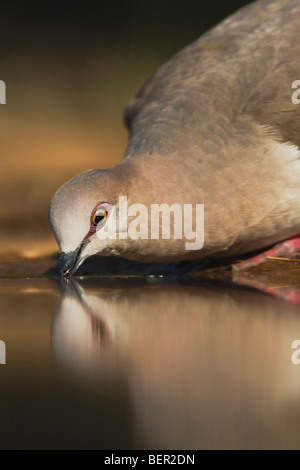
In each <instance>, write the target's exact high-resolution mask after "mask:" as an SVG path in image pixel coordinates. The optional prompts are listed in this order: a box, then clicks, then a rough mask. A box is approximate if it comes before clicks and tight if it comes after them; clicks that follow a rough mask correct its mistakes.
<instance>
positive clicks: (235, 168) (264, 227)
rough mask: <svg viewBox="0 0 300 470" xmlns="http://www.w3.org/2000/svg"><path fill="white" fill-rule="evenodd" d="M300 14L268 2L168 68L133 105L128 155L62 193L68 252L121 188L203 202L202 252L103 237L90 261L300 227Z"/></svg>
mask: <svg viewBox="0 0 300 470" xmlns="http://www.w3.org/2000/svg"><path fill="white" fill-rule="evenodd" d="M299 21H300V1H298V0H297V1H294V0H276V1H274V0H260V1H258V2H255V3H253V4H251V5H249V6H247V7H245V8H243V9H241V10H240V11H238V12H237V13H236V14H234V15H233V16H231V17H229V18H228V19H226V20H225V21H223V22H222V23H221V24H219V25H218V26H216V27H215V28H213V29H212V30H211V31H209V32H207V33H206V34H204V35H203V36H202V37H201V38H200V39H198V40H197V41H195V42H194V43H193V44H191V45H190V46H188V47H186V48H185V49H183V50H182V51H181V52H179V53H178V54H177V55H176V56H174V57H173V58H172V59H171V60H170V61H168V62H167V63H166V64H164V65H163V66H162V67H160V69H159V70H158V71H157V72H156V73H155V74H154V75H153V76H152V77H151V78H150V79H149V80H148V81H147V82H146V84H145V85H144V86H143V88H142V89H141V91H140V92H139V93H138V94H137V96H136V97H135V98H134V99H133V101H132V102H131V103H130V104H129V106H128V107H127V109H126V111H125V122H126V125H127V126H128V128H129V132H130V141H129V145H128V148H127V151H126V154H125V159H124V161H123V162H122V163H121V164H120V165H117V166H116V167H114V168H113V169H111V170H109V171H108V172H105V174H104V173H103V170H102V171H99V172H97V171H96V172H93V173H83V174H81V175H78V176H77V177H76V178H75V180H71V182H68V183H66V185H64V186H63V187H62V188H60V190H59V191H58V192H57V193H56V195H55V196H54V199H53V201H52V204H51V210H50V219H51V223H52V227H53V230H54V232H55V234H56V237H57V240H58V242H59V244H60V248H61V251H64V252H71V251H74V250H75V249H76V248H77V246H78V244H79V243H80V241H81V239H82V237H83V235H84V234H85V232H86V231H87V230H88V225H89V218H90V213H91V210H92V209H93V207H94V206H95V204H96V203H97V202H98V201H101V200H102V201H103V200H106V201H112V203H113V204H116V201H117V197H118V196H119V195H122V194H123V195H124V194H125V195H127V196H128V200H129V202H130V203H134V202H139V203H142V204H145V205H146V206H147V207H149V206H150V204H151V203H158V204H161V203H167V204H173V203H181V204H188V203H191V204H197V203H198V204H199V203H203V204H204V205H205V243H204V247H203V249H202V250H201V251H199V252H188V251H186V250H185V249H184V240H174V239H171V240H151V239H149V240H123V241H122V240H114V241H112V242H111V243H110V244H109V245H108V244H106V245H105V246H104V245H103V244H102V245H101V244H100V243H99V240H98V241H97V240H95V243H94V242H91V243H89V245H88V246H87V247H86V251H85V255H86V256H85V257H87V256H89V255H90V254H93V253H95V252H100V253H102V254H111V253H112V254H116V255H122V256H125V257H128V258H130V259H134V260H138V261H176V260H182V259H191V258H196V257H198V258H199V257H204V256H208V255H209V256H212V255H213V256H229V255H236V254H241V253H246V252H249V251H251V250H254V249H261V248H264V247H267V246H269V245H271V244H273V243H276V242H278V241H280V240H283V239H285V238H288V237H291V236H294V235H296V234H298V233H300V160H299V157H300V153H299V148H298V146H299V144H300V105H299V106H297V105H295V104H293V103H292V101H291V95H292V92H293V91H294V90H292V88H291V85H292V82H293V81H294V80H297V79H300V63H299V60H298V59H299V56H300V41H298V28H299ZM75 187H76V191H75V189H74V188H75ZM71 201H72V206H73V207H74V213H75V209H76V213H77V214H78V213H79V212H80V214H81V215H80V223H79V221H78V219H77V221H76V224H75V225H76V228H72V221H71V219H70V217H66V207H67V206H68V211H70V202H71ZM75 225H74V227H75ZM79 226H80V227H81V228H80V227H79ZM72 230H73V232H76V233H77V235H76V234H75V233H74V236H73V237H72V236H70V234H69V235H68V233H67V232H68V231H72ZM65 240H68V242H65Z"/></svg>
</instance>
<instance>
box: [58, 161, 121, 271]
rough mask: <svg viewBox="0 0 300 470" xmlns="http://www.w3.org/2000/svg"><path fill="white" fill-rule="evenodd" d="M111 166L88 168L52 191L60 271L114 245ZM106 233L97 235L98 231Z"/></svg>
mask: <svg viewBox="0 0 300 470" xmlns="http://www.w3.org/2000/svg"><path fill="white" fill-rule="evenodd" d="M115 176H116V175H115V173H114V171H112V170H90V171H87V172H85V173H81V174H79V175H77V176H76V177H75V178H73V179H71V180H70V181H68V182H67V183H65V184H64V185H63V186H62V187H61V188H60V189H59V190H58V191H57V192H56V193H55V195H54V197H53V199H52V201H51V206H50V223H51V227H52V230H53V232H54V235H55V238H56V240H57V242H58V245H59V248H60V251H61V258H60V262H59V270H60V272H61V274H67V273H70V274H72V272H75V271H76V269H77V268H78V267H79V266H80V265H81V263H82V262H83V261H84V260H85V259H86V258H88V257H89V256H91V255H93V254H96V253H99V252H103V253H104V254H105V250H107V251H108V252H109V250H110V249H111V248H112V247H114V248H115V249H116V247H115V246H114V245H115V243H114V241H115V239H116V237H115V233H114V231H115V230H116V228H115V227H116V223H115V222H116V207H117V200H118V191H119V190H120V188H119V187H118V183H117V181H116V177H115ZM104 227H105V230H106V231H107V232H108V236H107V237H106V239H105V240H103V239H99V237H98V236H97V234H98V231H99V230H102V229H103V228H104Z"/></svg>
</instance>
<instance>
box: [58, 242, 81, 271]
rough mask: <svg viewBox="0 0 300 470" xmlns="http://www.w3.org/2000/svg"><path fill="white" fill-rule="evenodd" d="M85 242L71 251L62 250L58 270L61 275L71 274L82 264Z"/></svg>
mask: <svg viewBox="0 0 300 470" xmlns="http://www.w3.org/2000/svg"><path fill="white" fill-rule="evenodd" d="M84 246H85V243H81V244H80V245H79V247H78V248H76V250H74V251H70V252H69V253H64V252H61V254H60V257H59V260H58V271H59V274H60V275H61V276H71V275H72V274H74V273H75V272H76V270H77V268H78V267H79V265H80V264H81V261H82V260H81V256H80V255H81V252H82V250H83V248H84Z"/></svg>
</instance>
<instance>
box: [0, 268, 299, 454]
mask: <svg viewBox="0 0 300 470" xmlns="http://www.w3.org/2000/svg"><path fill="white" fill-rule="evenodd" d="M47 263H48V264H47ZM51 265H53V260H49V261H48V262H45V261H40V263H38V264H32V263H31V265H30V266H31V277H28V278H26V277H25V276H24V275H23V271H24V272H26V271H27V272H29V271H30V270H29V268H28V265H27V264H26V263H25V264H24V265H23V266H20V263H17V264H14V266H18V270H17V274H16V273H15V276H14V277H13V271H14V269H13V265H12V266H11V268H10V270H9V269H8V267H7V266H6V267H4V268H3V269H2V271H3V272H2V277H1V279H0V297H1V311H0V339H1V340H3V341H5V343H6V356H7V357H6V359H7V364H6V365H1V366H0V416H1V432H0V447H1V448H2V449H8V448H25V449H30V448H33V449H38V448H47V449H49V448H50V449H51V448H55V449H57V448H68V449H72V448H75V449H78V448H84V449H85V448H93V449H95V448H96V449H139V448H146V449H166V448H171V449H194V448H196V449H198V448H299V442H300V399H299V397H300V365H299V366H297V365H294V364H293V363H292V361H291V355H292V353H293V350H292V348H291V344H292V342H293V341H294V340H295V339H299V338H300V315H299V305H298V304H297V303H290V302H283V301H282V300H278V299H276V298H275V297H274V296H271V295H267V294H265V293H262V292H259V291H258V290H254V289H251V288H248V287H238V286H236V285H232V283H230V282H228V281H220V280H219V281H216V280H211V279H205V278H199V277H183V278H181V279H177V280H175V279H174V278H168V277H165V278H161V277H158V276H153V277H149V276H139V277H135V276H129V277H127V278H123V277H120V276H119V277H117V276H114V277H85V278H83V277H82V278H80V279H78V280H67V281H61V282H58V281H57V279H56V278H55V277H54V276H50V275H43V276H38V275H37V272H38V271H39V270H40V271H41V272H44V270H45V268H48V267H49V266H51ZM4 272H6V275H5V276H3V274H4ZM8 272H10V276H8V274H7V273H8ZM33 273H34V274H33ZM17 276H18V277H17ZM264 276H265V274H264ZM285 277H286V276H285ZM252 278H253V276H252ZM273 282H274V280H273Z"/></svg>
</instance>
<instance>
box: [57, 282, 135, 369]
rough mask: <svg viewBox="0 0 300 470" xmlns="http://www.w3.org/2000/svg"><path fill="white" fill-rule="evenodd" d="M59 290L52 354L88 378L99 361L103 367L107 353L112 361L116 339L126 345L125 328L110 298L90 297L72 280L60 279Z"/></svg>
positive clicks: (97, 366) (104, 296) (105, 296)
mask: <svg viewBox="0 0 300 470" xmlns="http://www.w3.org/2000/svg"><path fill="white" fill-rule="evenodd" d="M59 287H60V292H61V304H60V307H59V310H58V312H57V314H56V316H55V319H54V322H53V324H52V335H51V338H52V347H53V351H54V353H55V355H56V357H57V358H58V360H59V362H60V363H63V364H65V365H66V367H67V369H76V372H77V373H79V374H82V373H84V374H85V376H86V375H87V374H89V372H91V374H92V373H93V371H95V370H97V369H98V368H99V367H100V361H101V363H102V365H101V367H103V356H106V353H107V350H109V351H110V352H109V356H112V357H113V349H114V343H115V341H116V336H117V335H118V336H119V337H122V341H123V340H125V342H126V341H127V339H126V338H127V330H126V327H125V326H124V324H123V321H122V320H121V319H119V318H116V315H115V311H114V310H115V309H114V302H113V301H112V300H113V298H114V297H112V294H110V293H109V294H107V293H106V294H105V293H103V294H102V295H101V296H98V295H91V294H89V293H88V292H86V291H85V290H83V288H82V287H81V286H80V285H79V284H78V283H77V282H76V281H75V280H74V279H62V280H61V281H60V286H59ZM117 316H118V315H117ZM119 339H120V338H119Z"/></svg>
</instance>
